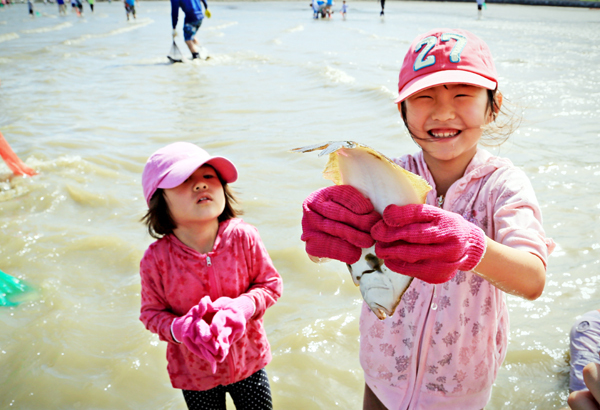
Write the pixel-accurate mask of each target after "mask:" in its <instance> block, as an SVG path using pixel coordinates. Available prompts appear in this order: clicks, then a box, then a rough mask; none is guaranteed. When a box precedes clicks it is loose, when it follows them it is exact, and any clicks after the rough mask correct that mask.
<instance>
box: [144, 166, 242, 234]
mask: <svg viewBox="0 0 600 410" xmlns="http://www.w3.org/2000/svg"><path fill="white" fill-rule="evenodd" d="M207 165H208V166H210V167H211V168H213V169H214V167H212V166H211V165H209V164H207ZM215 173H216V174H217V177H218V178H219V181H221V185H222V186H223V192H224V193H225V209H223V212H221V215H219V218H218V219H219V223H221V222H223V221H226V220H228V219H232V218H236V217H238V216H239V215H242V214H243V211H242V210H241V209H238V208H237V207H235V206H234V204H238V203H239V201H238V199H237V198H236V197H235V195H234V193H233V191H232V190H231V188H230V187H229V185H228V184H227V182H225V181H224V180H223V178H222V177H221V174H219V173H218V172H217V170H216V169H215ZM141 222H143V223H144V224H145V225H146V226H147V228H148V233H149V234H150V236H151V237H153V238H155V239H160V238H162V237H163V236H165V235H168V234H170V233H173V231H174V230H175V228H177V225H176V224H175V221H173V217H172V216H171V212H170V211H169V205H168V204H167V200H166V198H165V191H164V189H161V188H157V189H156V192H154V194H152V198H150V204H149V205H148V212H146V215H144V217H143V218H142V219H141Z"/></svg>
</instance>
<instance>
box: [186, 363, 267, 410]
mask: <svg viewBox="0 0 600 410" xmlns="http://www.w3.org/2000/svg"><path fill="white" fill-rule="evenodd" d="M182 391H183V398H184V399H185V403H186V404H187V406H188V409H189V410H227V405H226V401H225V393H229V395H230V396H231V398H232V399H233V404H235V408H236V409H237V410H273V402H272V400H271V388H270V387H269V378H268V377H267V372H266V370H265V369H261V370H259V371H257V372H256V373H254V374H253V375H252V376H250V377H248V378H246V379H244V380H240V381H239V382H236V383H233V384H228V385H227V386H217V387H215V388H212V389H210V390H206V391H195V390H182Z"/></svg>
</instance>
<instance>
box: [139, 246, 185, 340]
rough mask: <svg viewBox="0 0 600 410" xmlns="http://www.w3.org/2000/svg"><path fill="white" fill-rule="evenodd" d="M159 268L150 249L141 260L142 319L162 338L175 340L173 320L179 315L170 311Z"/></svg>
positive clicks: (150, 329)
mask: <svg viewBox="0 0 600 410" xmlns="http://www.w3.org/2000/svg"><path fill="white" fill-rule="evenodd" d="M159 269H160V268H159V266H158V264H157V263H156V260H155V259H154V257H153V255H152V252H151V250H150V249H148V250H147V251H146V253H145V254H144V257H143V258H142V261H141V262H140V277H141V282H142V290H141V299H142V302H141V304H142V306H141V313H140V321H141V322H142V323H143V324H144V326H146V329H148V330H149V331H151V332H152V333H156V334H158V338H159V339H160V340H163V341H166V342H175V341H174V340H173V336H172V335H171V322H173V319H174V318H175V317H177V316H176V315H175V314H173V313H172V312H171V311H170V306H169V304H168V303H167V301H166V298H165V294H164V291H163V288H162V285H161V281H160V270H159Z"/></svg>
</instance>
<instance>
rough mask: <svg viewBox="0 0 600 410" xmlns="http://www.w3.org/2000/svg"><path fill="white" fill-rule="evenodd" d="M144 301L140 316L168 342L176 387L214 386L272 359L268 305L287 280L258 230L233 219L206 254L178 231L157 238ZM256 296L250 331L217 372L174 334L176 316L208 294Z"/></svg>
mask: <svg viewBox="0 0 600 410" xmlns="http://www.w3.org/2000/svg"><path fill="white" fill-rule="evenodd" d="M140 275H141V280H142V307H141V315H140V320H141V321H142V322H143V323H144V325H145V326H146V328H147V329H148V330H150V331H151V332H154V333H157V334H158V337H159V338H160V340H163V341H167V342H169V344H168V346H167V361H168V366H167V369H168V371H169V376H170V378H171V384H172V385H173V387H175V388H178V389H184V390H208V389H211V388H213V387H216V386H219V385H227V384H231V383H234V382H237V381H240V380H243V379H245V378H247V377H248V376H250V375H252V374H253V373H255V372H257V371H258V370H260V369H262V368H263V367H265V366H266V365H267V364H268V363H269V362H270V361H271V350H270V347H269V342H268V341H267V335H266V332H265V329H264V328H263V322H262V317H263V315H264V313H265V310H266V309H267V308H268V307H269V306H272V305H273V304H274V303H275V302H276V300H277V299H278V298H279V297H280V296H281V292H282V290H283V284H282V280H281V277H280V276H279V274H278V273H277V271H276V270H275V268H274V267H273V263H272V262H271V258H270V257H269V254H268V253H267V250H266V249H265V247H264V245H263V243H262V241H261V239H260V236H259V234H258V230H257V229H256V228H255V227H253V226H252V225H249V224H247V223H245V222H244V221H242V220H241V219H238V218H236V219H230V220H228V221H225V222H222V223H221V224H220V225H219V231H218V234H217V238H216V240H215V244H214V247H213V250H212V251H211V252H209V253H208V254H200V253H198V252H197V251H195V250H193V249H191V248H189V247H188V246H186V245H184V244H183V243H182V242H181V241H179V239H177V237H176V236H175V235H167V236H165V237H163V238H162V239H159V240H158V241H156V242H154V243H152V244H151V245H150V246H149V247H148V249H147V250H146V253H145V254H144V257H143V258H142V261H141V262H140ZM242 294H245V295H247V296H250V297H251V298H252V300H253V301H254V304H255V305H256V311H255V312H254V316H253V317H252V318H251V319H250V320H249V321H248V324H247V327H246V333H245V334H244V336H243V337H242V338H241V339H240V340H238V341H237V342H236V343H234V344H233V345H232V346H231V349H230V351H229V355H228V356H227V358H226V359H225V361H224V362H223V363H221V364H219V365H218V366H217V372H216V374H213V373H212V371H211V369H210V365H209V363H208V362H207V361H206V360H204V359H202V358H200V357H198V356H196V355H194V354H193V353H191V352H190V351H189V350H188V349H187V348H186V347H185V345H183V344H179V343H176V342H175V341H174V340H173V338H172V335H171V322H172V321H173V319H174V318H175V317H177V316H183V315H184V314H186V313H187V312H188V311H189V310H190V308H192V307H193V306H194V305H196V304H198V302H199V301H200V299H202V297H204V296H206V295H208V296H210V297H211V300H213V301H214V300H216V299H217V298H219V297H220V296H227V297H230V298H236V297H238V296H240V295H242Z"/></svg>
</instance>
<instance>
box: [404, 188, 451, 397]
mask: <svg viewBox="0 0 600 410" xmlns="http://www.w3.org/2000/svg"><path fill="white" fill-rule="evenodd" d="M445 199H446V198H445V195H440V196H438V197H437V198H436V202H437V206H438V208H440V209H444V200H445ZM429 306H430V310H429V311H427V315H426V317H425V320H424V322H423V334H422V335H421V340H420V341H419V350H418V357H419V360H418V362H417V363H418V364H417V369H416V374H415V384H414V390H413V393H412V397H411V399H410V402H409V404H408V408H409V409H411V408H412V406H413V404H414V400H415V394H417V395H419V396H420V394H421V383H422V381H423V378H422V372H420V370H421V369H422V368H423V367H424V366H425V363H426V360H425V354H424V352H423V350H425V349H427V350H429V349H428V346H426V345H425V343H426V341H427V340H429V335H430V334H431V326H432V324H431V323H430V319H431V318H430V315H431V314H432V312H431V311H432V310H433V311H437V308H438V305H437V285H433V294H432V295H431V302H430V305H429ZM417 402H418V399H417Z"/></svg>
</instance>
